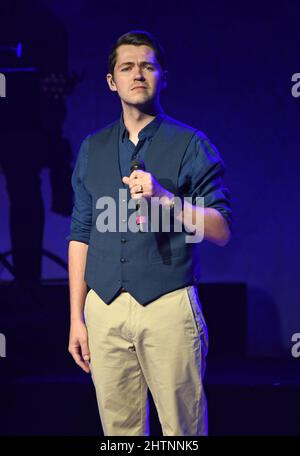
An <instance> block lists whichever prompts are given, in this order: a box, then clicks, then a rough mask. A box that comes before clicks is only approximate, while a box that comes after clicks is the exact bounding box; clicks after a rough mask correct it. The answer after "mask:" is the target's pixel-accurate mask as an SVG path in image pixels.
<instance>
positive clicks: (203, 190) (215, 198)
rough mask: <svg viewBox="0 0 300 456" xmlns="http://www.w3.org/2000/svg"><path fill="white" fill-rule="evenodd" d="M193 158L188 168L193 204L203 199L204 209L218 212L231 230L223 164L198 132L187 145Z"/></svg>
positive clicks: (211, 146)
mask: <svg viewBox="0 0 300 456" xmlns="http://www.w3.org/2000/svg"><path fill="white" fill-rule="evenodd" d="M189 149H190V153H191V155H192V156H193V160H192V162H191V168H190V171H191V173H190V189H189V190H190V191H189V196H191V197H192V201H193V204H196V198H197V197H203V198H204V207H205V208H206V207H212V208H214V209H216V210H218V211H219V212H220V213H221V214H222V215H223V217H224V218H225V220H226V221H227V223H228V226H229V228H230V229H232V210H231V195H230V192H229V190H228V188H227V187H226V186H225V185H224V173H225V166H224V162H223V160H222V158H221V156H220V154H219V152H218V150H217V149H216V147H215V146H214V145H213V144H211V142H210V141H209V139H208V138H207V137H206V136H205V135H204V134H203V133H202V132H200V131H197V132H196V133H195V135H194V136H193V138H192V140H191V143H190V145H189Z"/></svg>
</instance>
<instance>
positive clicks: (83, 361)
mask: <svg viewBox="0 0 300 456" xmlns="http://www.w3.org/2000/svg"><path fill="white" fill-rule="evenodd" d="M68 350H69V352H70V353H71V355H72V356H73V358H74V361H75V363H76V364H78V366H80V367H81V368H82V369H83V370H84V371H85V372H86V373H89V372H90V367H89V361H90V351H89V346H88V333H87V328H86V326H85V324H84V322H83V321H81V320H78V321H74V322H72V323H71V328H70V337H69V347H68Z"/></svg>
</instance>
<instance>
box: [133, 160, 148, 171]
mask: <svg viewBox="0 0 300 456" xmlns="http://www.w3.org/2000/svg"><path fill="white" fill-rule="evenodd" d="M136 169H141V170H142V171H145V163H144V160H139V159H137V158H135V159H134V160H131V162H130V173H132V171H134V170H136Z"/></svg>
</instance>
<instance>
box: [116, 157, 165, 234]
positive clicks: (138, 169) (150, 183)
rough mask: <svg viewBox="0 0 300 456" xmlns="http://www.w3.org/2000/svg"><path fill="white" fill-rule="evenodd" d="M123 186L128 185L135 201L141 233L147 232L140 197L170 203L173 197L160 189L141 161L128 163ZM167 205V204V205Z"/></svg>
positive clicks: (146, 221) (163, 189) (135, 160)
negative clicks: (157, 198) (128, 169)
mask: <svg viewBox="0 0 300 456" xmlns="http://www.w3.org/2000/svg"><path fill="white" fill-rule="evenodd" d="M122 181H123V183H124V184H127V185H129V188H130V192H131V197H132V198H134V199H136V200H137V204H136V207H137V211H138V213H137V217H136V222H137V225H139V230H140V231H141V232H145V231H147V223H148V220H147V216H146V214H144V213H143V208H144V204H141V201H139V200H140V199H141V197H143V198H151V197H152V196H157V197H159V198H162V199H164V198H166V199H167V201H171V200H172V198H173V197H174V195H173V194H172V193H170V192H169V191H168V190H166V189H165V188H164V187H162V186H161V185H160V184H159V183H158V182H157V180H156V179H155V178H154V177H153V176H152V174H151V173H148V172H146V171H145V164H144V161H143V160H138V159H134V160H132V161H131V162H130V176H129V177H127V176H124V177H123V178H122ZM167 204H168V203H167Z"/></svg>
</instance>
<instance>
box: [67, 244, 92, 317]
mask: <svg viewBox="0 0 300 456" xmlns="http://www.w3.org/2000/svg"><path fill="white" fill-rule="evenodd" d="M87 250H88V245H87V244H85V243H83V242H78V241H70V243H69V260H68V261H69V286H70V320H71V322H72V321H78V320H83V308H84V302H85V298H86V294H87V286H86V282H85V281H84V271H85V264H86V256H87Z"/></svg>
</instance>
